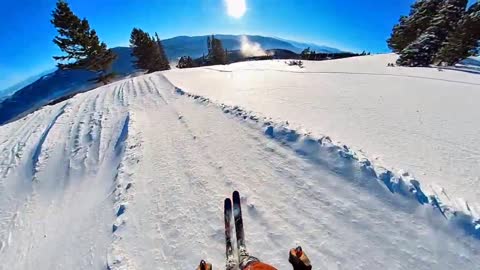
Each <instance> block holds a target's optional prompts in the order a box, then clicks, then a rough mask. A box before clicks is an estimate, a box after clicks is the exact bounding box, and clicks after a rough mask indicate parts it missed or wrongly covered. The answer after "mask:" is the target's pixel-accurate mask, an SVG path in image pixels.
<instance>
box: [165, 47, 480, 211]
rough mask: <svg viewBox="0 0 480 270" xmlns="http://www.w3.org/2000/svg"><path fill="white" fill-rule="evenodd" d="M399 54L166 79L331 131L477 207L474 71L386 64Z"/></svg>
mask: <svg viewBox="0 0 480 270" xmlns="http://www.w3.org/2000/svg"><path fill="white" fill-rule="evenodd" d="M396 57H397V56H396V55H394V54H388V55H376V56H365V57H354V58H348V59H341V60H333V61H322V62H310V61H304V65H305V68H303V69H300V68H298V67H295V66H293V67H290V66H287V65H286V64H285V63H284V61H258V62H245V63H237V64H233V65H228V66H217V67H211V68H195V69H188V70H172V71H169V72H168V73H166V76H167V77H168V78H169V80H170V81H171V82H172V83H173V84H175V85H177V86H178V87H180V88H182V89H184V90H186V91H189V92H191V93H194V94H199V95H203V96H205V97H208V98H211V99H213V100H215V101H218V102H222V103H225V104H228V105H239V106H242V107H244V108H246V109H248V110H252V111H254V112H257V113H260V114H262V115H264V116H268V117H273V119H274V120H275V121H277V122H281V121H288V123H289V124H290V126H292V127H293V128H295V129H303V130H306V131H308V132H311V133H312V134H313V135H315V136H321V135H322V134H326V135H329V136H331V137H332V139H334V140H335V141H339V142H341V143H344V144H347V145H350V146H352V147H354V149H355V150H356V151H358V152H362V153H364V154H365V155H366V156H368V157H369V158H370V159H371V160H372V161H373V162H374V163H375V164H377V165H381V166H385V167H387V168H390V169H393V170H394V171H398V170H401V169H402V170H406V171H408V172H410V173H412V174H414V175H415V176H416V177H418V179H420V180H421V182H422V183H423V185H424V189H425V190H428V191H429V193H434V191H435V192H436V193H437V194H441V193H442V192H441V190H442V188H444V189H445V190H446V192H447V194H449V195H450V197H446V196H444V197H445V198H444V200H449V199H452V202H451V203H452V204H454V205H455V204H459V205H462V204H463V202H464V201H463V200H460V199H461V198H463V199H465V200H467V201H468V202H470V205H471V206H472V205H474V206H475V207H476V208H477V209H478V208H479V207H480V206H479V203H480V188H478V187H479V186H480V162H479V160H480V154H479V153H480V139H479V138H480V125H478V119H480V110H479V107H478V102H477V101H478V100H480V75H479V74H472V73H467V72H461V71H457V70H443V71H439V70H437V69H436V68H402V67H393V68H392V67H387V63H394V62H395V60H396ZM457 199H458V200H457Z"/></svg>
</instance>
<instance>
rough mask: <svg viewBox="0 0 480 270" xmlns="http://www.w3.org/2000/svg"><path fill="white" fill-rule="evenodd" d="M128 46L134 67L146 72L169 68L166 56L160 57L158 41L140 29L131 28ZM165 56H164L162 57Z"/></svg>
mask: <svg viewBox="0 0 480 270" xmlns="http://www.w3.org/2000/svg"><path fill="white" fill-rule="evenodd" d="M130 47H131V48H132V55H133V56H135V58H136V59H135V60H134V61H133V63H134V65H135V67H137V68H138V69H143V70H146V71H147V72H148V73H151V72H155V71H159V70H166V69H170V65H169V63H168V60H167V59H166V56H163V57H162V53H161V51H160V47H159V45H158V42H157V41H156V40H155V39H154V38H153V37H150V35H149V34H148V33H146V32H144V31H143V30H141V29H138V28H133V30H132V33H131V34H130ZM164 57H165V58H164Z"/></svg>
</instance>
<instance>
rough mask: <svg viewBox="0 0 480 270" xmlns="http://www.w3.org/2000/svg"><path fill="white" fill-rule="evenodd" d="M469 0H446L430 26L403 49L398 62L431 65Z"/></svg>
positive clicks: (407, 64) (409, 64)
mask: <svg viewBox="0 0 480 270" xmlns="http://www.w3.org/2000/svg"><path fill="white" fill-rule="evenodd" d="M466 5H467V0H444V1H443V2H442V4H441V5H440V9H439V11H438V13H437V15H435V17H434V18H433V19H432V22H431V24H430V26H429V27H428V28H427V29H426V30H425V31H424V32H423V33H422V34H421V35H420V36H419V37H418V38H417V39H416V40H415V41H414V42H412V43H411V44H410V45H408V46H407V47H406V48H405V49H403V50H402V51H401V53H400V57H399V59H398V60H397V64H398V65H401V66H424V67H425V66H429V65H430V64H432V63H433V60H434V57H435V56H436V54H437V53H438V51H439V50H440V48H441V46H442V44H443V42H444V41H445V40H446V38H447V36H448V33H450V31H452V30H453V29H454V28H455V26H456V25H457V23H458V21H459V20H460V19H461V18H462V16H463V14H464V13H465V7H466Z"/></svg>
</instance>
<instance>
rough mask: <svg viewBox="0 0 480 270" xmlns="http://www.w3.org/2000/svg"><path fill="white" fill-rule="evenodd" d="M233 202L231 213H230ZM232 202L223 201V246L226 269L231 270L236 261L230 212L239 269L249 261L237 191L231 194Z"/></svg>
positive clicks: (228, 200)
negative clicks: (224, 246)
mask: <svg viewBox="0 0 480 270" xmlns="http://www.w3.org/2000/svg"><path fill="white" fill-rule="evenodd" d="M232 200H233V211H232ZM232 200H230V198H226V199H225V204H224V216H225V244H226V257H227V258H226V259H227V261H226V269H227V270H233V269H235V267H236V260H235V257H234V254H233V245H232V235H231V233H232V212H233V220H234V222H235V233H236V237H237V251H238V254H237V261H238V263H239V267H240V269H241V267H242V264H243V263H244V262H245V261H247V260H249V259H250V258H252V259H254V258H253V257H250V256H249V255H248V252H247V248H246V246H245V238H244V236H245V235H244V232H243V219H242V207H241V205H240V193H238V191H234V192H233V196H232Z"/></svg>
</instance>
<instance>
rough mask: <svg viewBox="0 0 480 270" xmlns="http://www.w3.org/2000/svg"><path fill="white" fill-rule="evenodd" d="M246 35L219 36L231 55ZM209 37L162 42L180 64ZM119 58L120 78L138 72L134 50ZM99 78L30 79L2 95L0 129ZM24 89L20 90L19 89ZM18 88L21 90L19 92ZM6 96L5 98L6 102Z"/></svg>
mask: <svg viewBox="0 0 480 270" xmlns="http://www.w3.org/2000/svg"><path fill="white" fill-rule="evenodd" d="M243 36H244V35H215V37H216V38H219V39H220V40H222V43H223V46H224V48H226V49H227V50H229V51H236V50H240V49H241V47H242V37H243ZM207 37H208V36H206V35H205V36H193V37H189V36H178V37H174V38H170V39H165V40H162V43H163V46H164V48H165V51H166V53H167V56H168V58H169V59H170V60H172V61H176V60H177V59H178V58H179V57H181V56H184V55H189V56H191V57H193V58H197V57H200V56H202V55H203V54H206V53H207ZM246 37H247V38H248V40H249V42H250V43H258V44H259V45H260V46H261V47H262V49H263V50H272V49H274V50H285V51H291V52H294V53H300V52H301V51H302V50H303V49H305V48H306V47H310V48H311V49H313V50H316V51H317V52H325V53H334V52H341V51H340V50H338V49H335V48H329V47H324V46H318V45H312V44H307V43H300V42H295V41H287V40H281V39H279V38H273V37H264V36H255V35H246ZM112 50H113V51H114V52H115V53H116V54H117V55H118V58H117V59H116V60H115V61H114V63H113V65H112V71H113V72H115V73H116V74H118V75H119V76H120V77H122V76H126V75H128V74H131V73H133V72H135V71H136V69H135V67H133V64H132V60H133V57H132V56H131V49H130V48H128V47H116V48H113V49H112ZM94 77H95V74H94V73H93V72H90V71H86V70H55V71H53V72H44V73H41V74H39V75H37V76H34V77H32V78H30V80H29V81H26V82H23V83H22V84H19V85H16V86H13V87H9V88H8V89H5V90H3V91H0V125H3V124H5V123H8V122H10V121H13V120H15V119H18V118H19V117H22V116H24V115H26V114H28V113H30V112H32V111H35V110H37V109H38V108H40V107H42V106H44V105H46V104H49V103H51V102H53V101H55V100H58V99H61V98H64V97H67V96H70V95H72V94H75V93H78V92H82V91H87V90H89V89H92V88H94V87H95V86H96V85H95V84H94V83H93V82H91V81H90V80H91V79H92V78H94ZM17 87H18V88H21V89H18V88H17ZM15 88H17V89H15ZM2 96H3V98H2Z"/></svg>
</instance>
